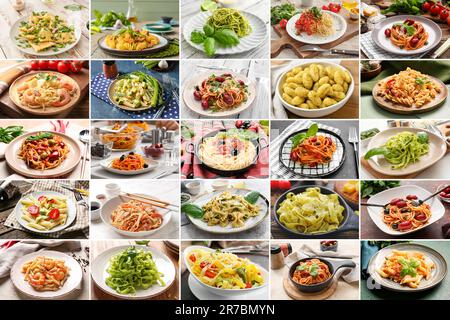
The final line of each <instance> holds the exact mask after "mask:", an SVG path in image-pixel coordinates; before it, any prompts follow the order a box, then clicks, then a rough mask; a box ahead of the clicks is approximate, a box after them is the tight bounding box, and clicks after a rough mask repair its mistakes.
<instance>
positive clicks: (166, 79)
mask: <svg viewBox="0 0 450 320" xmlns="http://www.w3.org/2000/svg"><path fill="white" fill-rule="evenodd" d="M162 76H163V78H162V83H163V84H164V86H165V87H166V88H169V89H168V91H169V92H172V82H170V77H169V76H168V75H167V74H165V73H163V75H162ZM171 100H172V95H170V98H169V100H168V101H165V103H164V105H163V106H162V107H161V108H159V110H158V111H157V112H156V113H155V116H154V117H153V119H158V118H160V117H161V115H162V114H163V112H164V110H166V107H167V106H168V105H169V102H170V101H171Z"/></svg>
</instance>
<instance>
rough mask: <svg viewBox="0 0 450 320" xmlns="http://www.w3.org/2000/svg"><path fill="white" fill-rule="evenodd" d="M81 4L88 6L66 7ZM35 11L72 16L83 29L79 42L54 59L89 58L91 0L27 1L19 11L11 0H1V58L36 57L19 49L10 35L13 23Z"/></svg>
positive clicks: (53, 57)
mask: <svg viewBox="0 0 450 320" xmlns="http://www.w3.org/2000/svg"><path fill="white" fill-rule="evenodd" d="M75 3H77V4H80V5H83V6H85V7H86V8H84V9H82V10H80V11H71V10H67V9H64V6H66V5H70V4H75ZM33 11H48V12H52V13H55V14H58V15H60V16H61V17H70V19H71V20H73V21H75V23H76V24H77V25H79V27H80V29H81V32H82V34H81V39H80V41H79V42H78V44H77V45H76V46H75V47H74V48H72V49H70V50H69V51H66V52H64V53H62V54H58V55H54V56H51V58H52V59H88V58H89V30H88V29H87V28H86V22H88V21H89V16H90V13H89V1H88V0H55V1H54V3H53V4H45V3H43V2H42V1H40V0H27V1H25V8H24V10H22V11H20V12H17V11H16V10H15V9H14V8H13V7H12V5H11V1H10V0H0V30H1V32H0V59H24V58H25V59H34V58H38V57H36V56H34V55H28V54H25V53H23V52H22V51H20V50H18V49H17V47H16V46H15V44H14V43H13V42H12V40H11V39H10V37H9V32H10V29H11V27H12V25H13V24H14V23H15V22H16V21H17V20H18V19H20V18H23V17H26V16H29V15H31V13H32V12H33Z"/></svg>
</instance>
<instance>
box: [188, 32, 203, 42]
mask: <svg viewBox="0 0 450 320" xmlns="http://www.w3.org/2000/svg"><path fill="white" fill-rule="evenodd" d="M205 39H206V35H205V34H204V33H203V32H201V31H192V32H191V41H192V42H193V43H195V44H201V43H203V42H204V41H205Z"/></svg>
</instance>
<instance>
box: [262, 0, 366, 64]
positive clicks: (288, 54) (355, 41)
mask: <svg viewBox="0 0 450 320" xmlns="http://www.w3.org/2000/svg"><path fill="white" fill-rule="evenodd" d="M285 2H286V1H285V0H271V4H270V5H271V7H274V6H276V5H280V4H282V3H285ZM297 2H300V1H297ZM330 2H333V1H330ZM328 3H329V1H322V0H314V1H313V6H316V7H319V8H321V7H322V5H324V4H328ZM341 10H344V9H341ZM270 30H271V31H270V32H271V33H270V36H271V39H278V38H279V36H278V35H277V34H276V33H275V31H274V30H273V28H272V27H271V28H270ZM334 49H339V50H358V49H359V37H358V35H356V36H354V37H352V38H351V39H350V40H347V41H344V42H342V43H341V44H339V45H338V46H336V47H335V48H334ZM276 58H277V59H298V57H297V55H296V54H295V53H294V52H293V51H292V50H291V49H285V50H283V51H282V52H281V53H280V54H279V55H278V56H277V57H276ZM315 58H332V59H340V58H345V59H349V58H354V59H357V58H358V57H357V56H349V55H342V54H327V55H325V54H320V55H317V56H316V57H315Z"/></svg>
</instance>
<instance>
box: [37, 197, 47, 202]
mask: <svg viewBox="0 0 450 320" xmlns="http://www.w3.org/2000/svg"><path fill="white" fill-rule="evenodd" d="M45 200H47V197H46V196H40V197H39V198H38V201H39V202H42V201H45Z"/></svg>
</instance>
